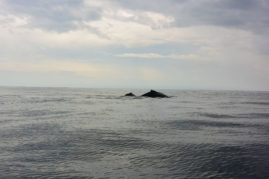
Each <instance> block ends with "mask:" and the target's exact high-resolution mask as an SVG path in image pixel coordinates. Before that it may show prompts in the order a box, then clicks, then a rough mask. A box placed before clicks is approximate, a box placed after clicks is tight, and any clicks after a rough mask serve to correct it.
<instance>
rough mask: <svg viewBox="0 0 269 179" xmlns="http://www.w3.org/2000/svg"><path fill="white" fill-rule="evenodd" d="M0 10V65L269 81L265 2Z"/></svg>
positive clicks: (205, 0) (268, 7) (152, 1)
mask: <svg viewBox="0 0 269 179" xmlns="http://www.w3.org/2000/svg"><path fill="white" fill-rule="evenodd" d="M0 8H1V11H0V41H1V43H0V65H1V67H0V68H1V70H2V71H10V72H11V71H20V72H22V73H24V72H25V73H28V72H30V71H32V72H35V73H38V72H39V71H40V72H44V73H46V74H47V73H49V72H57V71H60V72H64V71H67V72H68V73H72V74H75V75H78V76H80V77H82V76H83V77H85V78H88V77H87V76H89V77H90V76H94V78H96V79H98V78H102V79H103V82H104V83H106V82H108V81H110V82H111V83H112V81H113V80H114V81H124V82H127V81H128V80H131V81H133V83H136V84H143V85H145V84H148V83H147V82H148V81H150V79H152V80H153V79H154V77H156V78H155V79H154V80H155V81H156V82H157V79H159V80H160V81H162V82H160V84H166V85H169V84H168V83H166V82H167V81H169V80H168V79H173V80H172V81H170V82H169V83H171V84H174V81H178V84H180V82H182V81H184V83H185V84H186V85H187V83H188V81H189V82H190V83H198V82H199V79H200V78H202V76H203V79H200V80H201V81H202V82H203V84H206V79H207V78H208V79H210V80H208V84H209V83H213V81H214V80H215V81H217V79H212V78H211V76H218V75H219V73H218V72H217V70H215V69H218V70H219V71H222V76H223V79H224V81H225V82H227V83H228V82H229V80H230V82H231V84H232V83H233V84H234V85H236V84H237V83H236V82H235V81H234V77H231V76H229V74H234V75H235V76H239V75H238V73H239V74H242V76H241V77H240V79H242V78H243V76H247V77H248V79H251V81H252V82H250V83H249V86H251V84H255V85H256V84H257V83H256V82H254V81H262V82H260V83H259V84H260V86H263V88H264V84H269V79H268V76H269V75H268V74H269V72H268V65H269V64H268V63H269V62H268V59H269V54H268V50H267V47H268V46H269V41H268V34H269V2H267V1H264V0H255V1H254V0H244V1H243V0H238V1H232V0H215V1H212V0H200V1H195V0H178V1H174V0H167V1H162V0H147V1H142V0H137V1H129V0H124V1H123V0H100V1H86V0H57V1H53V0H48V1H42V0H29V1H20V0H14V1H8V0H0ZM70 54H71V55H70ZM100 54H101V55H100ZM81 56H83V57H84V58H83V60H84V61H83V62H82V60H81V59H80V57H81ZM138 58H139V59H140V60H137V59H138ZM66 59H69V60H66ZM146 59H156V60H146ZM171 59H172V60H171ZM164 66H165V68H166V69H165V70H164ZM182 66H184V67H186V66H188V68H186V69H187V70H186V69H183V68H181V67H182ZM172 68H173V70H171V69H172ZM130 71H131V72H130ZM179 71H180V72H179ZM170 72H173V74H171V73H170ZM198 72H199V73H198ZM225 72H226V73H225ZM102 74H105V75H104V76H102ZM126 74H128V75H126ZM174 74H178V75H174ZM201 74H204V75H201ZM225 75H227V76H229V77H230V78H231V79H228V78H226V77H225ZM175 76H180V77H177V78H178V79H175V78H174V77H175ZM183 78H185V79H183ZM112 79H113V80H112ZM119 79H121V80H119ZM146 79H148V81H147V80H146ZM161 79H162V80H161ZM193 79H198V80H197V81H195V80H193ZM260 79H263V80H260ZM154 80H153V81H154ZM135 81H136V82H135ZM141 81H143V82H141ZM211 81H212V82H211ZM140 82H141V83H140ZM202 82H200V83H199V84H200V85H202ZM244 83H245V84H247V82H244ZM118 84H119V83H118ZM215 84H218V83H217V82H216V83H215ZM261 84H262V85H261ZM227 86H229V85H227ZM245 86H248V85H245ZM257 86H258V85H257Z"/></svg>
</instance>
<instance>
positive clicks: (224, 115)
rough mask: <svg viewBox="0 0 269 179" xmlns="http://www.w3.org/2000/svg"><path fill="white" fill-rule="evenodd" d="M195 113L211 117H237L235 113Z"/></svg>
mask: <svg viewBox="0 0 269 179" xmlns="http://www.w3.org/2000/svg"><path fill="white" fill-rule="evenodd" d="M193 114H194V115H198V116H204V117H209V118H216V119H223V118H237V116H234V115H227V114H217V113H197V112H196V113H193Z"/></svg>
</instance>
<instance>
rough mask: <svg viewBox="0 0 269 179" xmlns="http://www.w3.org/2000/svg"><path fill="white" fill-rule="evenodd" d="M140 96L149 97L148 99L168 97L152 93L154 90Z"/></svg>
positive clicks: (155, 92)
mask: <svg viewBox="0 0 269 179" xmlns="http://www.w3.org/2000/svg"><path fill="white" fill-rule="evenodd" d="M142 96H145V97H150V98H168V96H166V95H165V94H163V93H160V92H157V91H154V90H150V92H148V93H145V94H143V95H142Z"/></svg>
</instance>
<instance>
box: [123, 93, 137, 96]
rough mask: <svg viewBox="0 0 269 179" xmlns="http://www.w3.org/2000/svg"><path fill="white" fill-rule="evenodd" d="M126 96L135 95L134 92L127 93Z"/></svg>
mask: <svg viewBox="0 0 269 179" xmlns="http://www.w3.org/2000/svg"><path fill="white" fill-rule="evenodd" d="M124 96H135V95H134V94H133V93H127V94H125V95H124Z"/></svg>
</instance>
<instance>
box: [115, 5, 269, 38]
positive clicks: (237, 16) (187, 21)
mask: <svg viewBox="0 0 269 179" xmlns="http://www.w3.org/2000/svg"><path fill="white" fill-rule="evenodd" d="M115 1H117V2H118V3H120V4H121V5H122V6H124V7H127V8H130V9H137V10H138V9H142V10H153V11H157V12H161V13H165V14H169V15H172V16H174V17H175V19H176V24H175V25H177V26H197V25H215V26H223V27H233V28H240V29H245V30H250V31H253V32H258V33H261V32H266V33H268V30H269V29H268V27H269V1H265V0H216V1H212V0H199V1H197V0H166V1H163V0H148V1H143V0H136V1H131V0H115Z"/></svg>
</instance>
